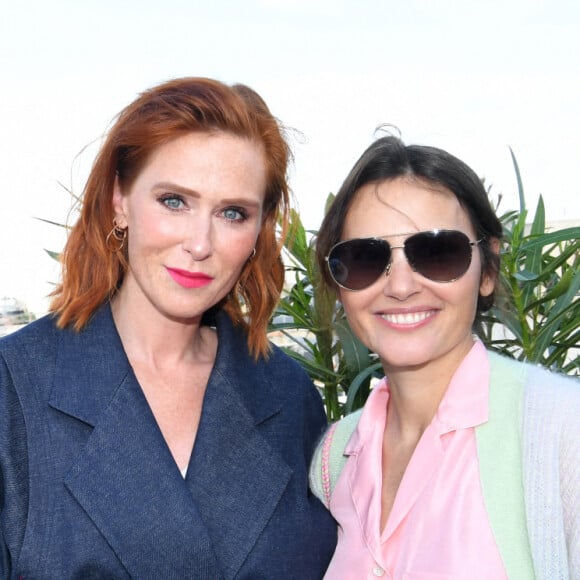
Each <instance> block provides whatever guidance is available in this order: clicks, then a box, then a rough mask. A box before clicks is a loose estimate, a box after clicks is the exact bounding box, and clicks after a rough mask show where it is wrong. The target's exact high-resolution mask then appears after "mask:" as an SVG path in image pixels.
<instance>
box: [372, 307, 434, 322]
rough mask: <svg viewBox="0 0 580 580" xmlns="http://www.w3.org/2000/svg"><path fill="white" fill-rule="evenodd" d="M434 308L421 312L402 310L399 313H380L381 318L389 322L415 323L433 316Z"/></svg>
mask: <svg viewBox="0 0 580 580" xmlns="http://www.w3.org/2000/svg"><path fill="white" fill-rule="evenodd" d="M434 314H435V311H434V310H423V311H421V312H402V313H399V314H381V318H382V319H383V320H386V321H387V322H390V323H391V324H417V323H419V322H423V320H427V319H428V318H431V317H432V316H434Z"/></svg>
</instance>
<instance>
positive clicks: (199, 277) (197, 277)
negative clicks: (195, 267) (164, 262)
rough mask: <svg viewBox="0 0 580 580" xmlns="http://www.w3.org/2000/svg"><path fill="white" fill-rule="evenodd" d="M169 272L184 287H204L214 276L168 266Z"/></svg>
mask: <svg viewBox="0 0 580 580" xmlns="http://www.w3.org/2000/svg"><path fill="white" fill-rule="evenodd" d="M166 270H167V272H168V273H169V275H170V276H171V277H172V278H173V280H174V281H175V282H177V283H178V284H179V285H180V286H183V287H184V288H202V287H203V286H207V285H208V284H209V283H210V282H211V281H212V280H213V278H212V277H211V276H208V275H207V274H203V273H202V272H188V271H187V270H179V269H177V268H167V267H166Z"/></svg>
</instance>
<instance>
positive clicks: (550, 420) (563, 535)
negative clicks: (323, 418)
mask: <svg viewBox="0 0 580 580" xmlns="http://www.w3.org/2000/svg"><path fill="white" fill-rule="evenodd" d="M488 356H489V362H490V390H489V421H488V422H487V423H485V424H483V425H480V426H479V427H477V428H476V429H475V434H476V441H477V450H478V456H479V462H480V474H481V481H482V489H483V496H484V501H485V505H486V508H487V511H488V514H489V518H490V522H491V527H492V530H493V533H494V536H495V538H496V541H497V544H498V546H499V550H500V554H501V556H502V559H503V562H504V565H505V569H506V572H507V575H508V577H509V578H510V579H515V580H520V579H521V580H528V579H534V578H537V579H542V580H566V579H568V578H575V579H580V382H579V381H577V380H576V379H572V378H570V377H566V376H564V375H560V374H557V373H551V372H549V371H547V370H546V369H544V368H542V367H538V366H534V365H531V364H526V363H521V362H517V361H514V360H512V359H510V358H507V357H504V356H500V355H498V354H496V353H494V352H491V351H488ZM360 413H361V411H357V412H355V413H352V414H351V415H349V416H347V417H345V418H344V419H342V420H341V421H340V422H339V423H338V425H337V427H336V429H335V431H334V435H333V439H332V444H331V447H330V453H329V461H328V465H327V466H326V467H327V468H328V471H329V475H330V487H331V489H332V488H333V487H334V484H335V483H336V480H337V479H338V477H339V475H340V472H341V470H342V467H343V466H344V463H345V462H346V460H347V456H345V455H343V451H344V449H345V447H346V444H347V443H348V440H349V439H350V436H351V434H352V432H353V431H354V429H355V428H356V425H357V423H358V418H359V417H360ZM323 443H324V440H323V441H322V442H321V443H320V445H319V446H318V449H317V450H316V453H315V455H314V459H313V463H312V466H311V472H310V483H311V487H312V490H313V492H314V493H315V494H316V495H317V496H318V497H319V498H320V499H321V500H322V501H323V502H324V503H326V498H325V497H324V496H325V493H324V489H323V484H322V453H321V449H322V446H323Z"/></svg>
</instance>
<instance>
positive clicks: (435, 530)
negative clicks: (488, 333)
mask: <svg viewBox="0 0 580 580" xmlns="http://www.w3.org/2000/svg"><path fill="white" fill-rule="evenodd" d="M488 384H489V363H488V360H487V356H486V352H485V348H484V346H483V344H482V343H481V342H479V341H477V342H476V343H475V344H474V346H473V348H472V349H471V351H470V352H469V354H468V355H467V357H466V358H465V360H464V361H463V362H462V364H461V366H460V367H459V369H458V370H457V372H456V373H455V375H454V376H453V379H452V380H451V383H450V385H449V388H448V389H447V392H446V393H445V396H444V397H443V400H442V401H441V403H440V405H439V409H438V410H437V413H436V415H435V417H434V418H433V421H432V422H431V424H430V425H429V427H428V428H427V429H426V430H425V432H424V433H423V435H422V437H421V439H420V441H419V443H418V445H417V447H416V449H415V451H414V453H413V456H412V457H411V460H410V462H409V465H408V466H407V469H406V471H405V474H404V476H403V479H402V481H401V484H400V487H399V489H398V492H397V495H396V498H395V502H394V504H393V507H392V510H391V513H390V515H389V519H388V520H387V523H386V525H385V528H384V530H383V532H382V533H381V532H380V516H381V488H382V468H381V457H382V440H383V432H384V429H385V424H386V420H387V413H386V410H387V402H388V400H389V389H388V385H387V382H386V380H383V381H381V382H380V383H379V384H378V385H377V386H376V387H375V388H374V389H373V391H372V393H371V395H370V397H369V399H368V401H367V403H366V405H365V408H364V411H363V413H362V416H361V419H360V421H359V424H358V426H357V429H356V430H355V432H354V433H353V436H352V437H351V439H350V441H349V443H348V445H347V448H346V453H347V454H349V455H350V456H351V457H350V458H349V460H348V461H347V463H346V465H345V467H344V470H343V472H342V474H341V476H340V478H339V480H338V482H337V484H336V488H335V490H334V492H333V494H332V499H331V502H330V510H331V512H332V514H333V516H334V517H335V518H336V520H337V521H338V523H339V531H338V545H337V547H336V552H335V554H334V557H333V559H332V561H331V563H330V567H329V568H328V571H327V573H326V576H325V578H326V579H329V580H333V579H337V580H338V579H339V580H349V579H353V580H355V579H356V580H361V579H363V578H377V577H382V578H388V579H391V578H392V579H396V580H398V579H404V580H413V579H419V578H420V579H422V580H443V579H449V580H451V579H459V578H461V579H463V580H464V579H465V578H469V579H470V580H476V579H481V580H483V579H485V580H495V579H498V580H499V579H506V578H507V576H506V572H505V569H504V566H503V562H502V559H501V556H500V553H499V550H498V547H497V544H496V542H495V539H494V537H493V534H492V531H491V527H490V522H489V518H488V516H487V512H486V510H485V506H484V502H483V496H482V491H481V484H480V478H479V464H478V459H477V449H476V442H475V431H474V427H476V426H477V425H481V424H482V423H485V422H486V421H487V416H488V404H487V403H488Z"/></svg>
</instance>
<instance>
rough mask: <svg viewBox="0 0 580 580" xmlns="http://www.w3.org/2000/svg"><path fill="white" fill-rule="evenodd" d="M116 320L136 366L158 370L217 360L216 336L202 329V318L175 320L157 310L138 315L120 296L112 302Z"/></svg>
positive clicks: (124, 345) (130, 303)
mask: <svg viewBox="0 0 580 580" xmlns="http://www.w3.org/2000/svg"><path fill="white" fill-rule="evenodd" d="M111 310H112V313H113V320H114V321H115V325H116V327H117V331H118V333H119V336H120V337H121V342H122V343H123V347H124V348H125V352H126V353H127V356H128V357H129V360H131V361H132V362H136V361H139V362H141V363H146V364H151V365H153V366H156V367H161V366H166V365H177V364H179V363H181V362H208V361H211V360H213V358H214V357H215V345H214V342H215V335H214V332H213V331H212V330H211V329H209V328H204V327H202V326H201V317H199V318H195V319H190V320H186V321H183V320H173V319H170V318H168V317H166V316H164V315H162V314H161V313H160V312H158V311H155V310H150V311H148V313H147V314H144V313H143V312H137V311H136V310H139V309H138V308H135V306H134V305H133V303H132V302H131V301H129V300H126V299H125V297H124V295H123V293H122V292H119V293H118V294H117V295H116V296H115V298H114V299H113V301H112V302H111Z"/></svg>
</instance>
